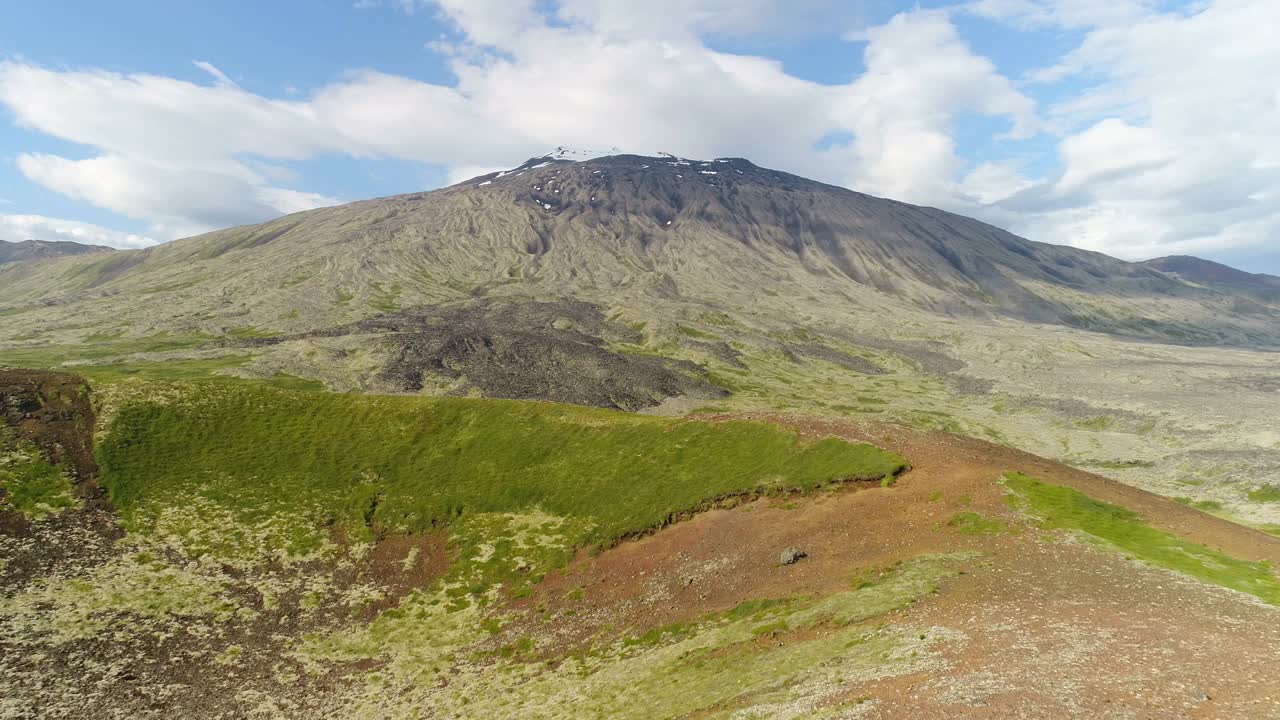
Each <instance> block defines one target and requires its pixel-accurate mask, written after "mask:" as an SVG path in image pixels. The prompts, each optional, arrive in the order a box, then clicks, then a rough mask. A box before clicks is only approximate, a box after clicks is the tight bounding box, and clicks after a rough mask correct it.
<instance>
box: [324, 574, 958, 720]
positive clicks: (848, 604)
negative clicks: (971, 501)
mask: <svg viewBox="0 0 1280 720" xmlns="http://www.w3.org/2000/svg"><path fill="white" fill-rule="evenodd" d="M970 558H972V555H963V554H957V555H949V556H926V557H921V558H917V559H915V560H913V561H910V562H906V563H902V564H900V565H898V566H896V567H893V568H890V569H888V570H885V571H882V572H880V573H878V574H877V575H876V576H875V577H876V579H875V581H874V582H865V581H864V582H853V583H852V584H851V587H852V589H850V590H847V591H845V592H839V593H835V594H833V595H828V596H825V597H821V598H790V599H785V600H757V601H751V602H748V603H744V604H742V605H740V606H738V607H735V608H733V609H732V610H729V611H726V612H723V613H715V614H711V615H709V616H706V617H703V618H699V619H697V620H693V621H690V622H688V623H682V624H680V625H678V626H671V627H667V628H659V629H656V630H654V631H652V632H650V633H647V634H645V635H643V636H637V637H634V638H624V639H621V640H618V641H616V642H613V643H607V644H604V645H598V646H595V647H593V648H592V649H591V650H590V651H589V652H574V653H571V654H569V655H566V656H563V657H550V658H547V657H542V656H540V655H539V654H538V653H537V652H536V650H537V646H538V641H536V640H534V639H531V638H525V639H524V640H523V641H522V642H520V643H517V644H516V647H515V649H514V650H513V651H512V652H510V653H504V652H498V653H496V654H488V655H485V654H474V653H472V654H471V660H470V661H466V660H463V661H462V662H459V661H460V660H462V659H463V658H467V657H468V654H467V653H465V652H463V653H459V652H458V650H459V648H460V647H466V646H468V645H473V644H474V643H477V642H479V641H481V640H483V638H484V636H485V635H486V632H485V631H484V630H483V627H482V624H483V622H482V620H481V618H480V617H479V616H474V615H473V614H472V613H473V612H474V609H473V608H467V609H464V610H461V611H454V612H450V611H449V610H448V608H449V601H448V600H447V599H446V598H443V597H440V596H434V597H433V596H430V595H428V594H420V595H415V596H413V597H411V598H409V599H407V600H406V601H405V603H402V605H401V608H399V609H398V611H396V612H394V613H384V614H383V616H382V617H380V618H379V620H378V621H377V622H375V623H374V625H373V626H371V627H370V628H369V629H368V630H367V631H365V630H361V631H358V632H357V633H356V634H355V635H351V636H333V637H328V638H323V639H321V638H316V639H313V641H312V642H311V644H309V645H307V646H304V647H303V648H301V649H300V656H301V657H303V658H304V659H309V660H310V661H311V662H314V663H317V665H316V666H315V669H316V670H321V669H322V668H323V667H324V666H325V665H326V664H327V663H330V662H334V661H340V660H345V661H359V660H361V659H380V660H383V661H384V662H385V664H384V665H382V666H381V667H380V669H379V670H377V671H375V672H371V673H369V674H368V675H366V677H365V682H364V684H363V686H362V687H357V688H355V689H354V691H353V692H352V693H351V695H350V696H349V697H348V698H347V699H346V701H345V702H343V703H341V704H340V706H339V708H338V709H337V711H336V714H338V715H341V716H344V717H353V718H363V717H368V718H373V717H408V716H415V713H416V714H417V716H423V717H432V716H435V715H437V714H440V715H449V716H451V717H465V718H492V717H521V718H658V717H687V716H695V717H726V718H727V717H771V718H800V717H815V716H822V713H820V712H819V711H818V709H819V707H823V703H824V701H827V700H828V699H829V698H834V697H840V696H841V695H842V692H843V690H844V689H845V688H847V687H850V686H854V685H856V684H858V683H860V682H864V681H866V680H869V679H871V678H875V677H882V676H885V675H895V674H899V673H902V672H908V671H911V670H913V669H920V668H921V667H922V666H923V664H924V663H925V662H927V656H928V652H929V646H930V645H932V644H933V643H934V642H936V641H938V640H942V639H950V638H949V637H948V636H947V635H945V634H942V633H940V632H939V631H936V630H930V629H926V630H925V631H924V632H921V631H920V630H919V629H912V630H910V631H908V630H907V629H906V628H878V627H874V626H870V625H868V624H867V621H871V620H874V619H875V618H878V617H882V616H883V615H884V614H885V613H888V612H890V611H893V610H896V609H899V608H902V607H904V606H906V605H909V604H910V603H912V602H915V601H916V600H918V599H919V598H921V597H923V596H926V595H928V594H929V593H931V592H934V591H935V590H936V589H937V587H938V583H939V582H940V581H941V580H943V579H944V578H947V577H949V576H952V575H955V574H956V573H957V572H958V567H959V565H960V564H961V563H963V561H965V560H968V559H970ZM860 577H861V576H860ZM530 651H535V652H532V653H530ZM826 709H828V710H829V709H830V708H826ZM815 713H816V714H815ZM836 716H838V713H837V714H836Z"/></svg>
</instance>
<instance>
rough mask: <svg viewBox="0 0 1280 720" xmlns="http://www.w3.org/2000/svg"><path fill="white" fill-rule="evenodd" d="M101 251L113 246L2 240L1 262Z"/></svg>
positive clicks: (107, 250) (110, 249) (108, 250)
mask: <svg viewBox="0 0 1280 720" xmlns="http://www.w3.org/2000/svg"><path fill="white" fill-rule="evenodd" d="M101 252H112V248H109V247H103V246H102V245H85V244H83V243H78V242H68V241H56V240H23V241H22V242H7V241H5V240H0V264H4V263H13V262H22V261H23V260H42V259H44V258H51V257H62V256H64V255H86V254H89V253H101Z"/></svg>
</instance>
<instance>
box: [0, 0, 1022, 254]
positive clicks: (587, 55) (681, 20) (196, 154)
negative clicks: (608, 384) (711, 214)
mask: <svg viewBox="0 0 1280 720" xmlns="http://www.w3.org/2000/svg"><path fill="white" fill-rule="evenodd" d="M655 1H656V2H657V3H658V5H659V6H661V8H663V9H664V12H662V13H655V12H654V8H653V7H652V6H646V7H644V8H639V7H637V6H636V5H635V4H634V3H629V2H628V3H624V2H614V1H613V0H561V2H560V3H559V4H558V5H556V6H555V7H554V8H553V9H552V10H548V8H547V6H546V4H545V3H541V2H534V0H515V1H510V0H438V2H434V3H431V4H430V7H432V8H433V9H434V10H435V11H437V12H439V13H442V14H443V15H444V16H445V17H446V18H447V19H448V20H449V21H450V22H452V24H453V25H454V26H455V28H456V29H457V31H458V35H459V36H458V39H457V40H456V41H455V42H453V44H452V45H451V46H450V48H449V49H450V52H451V53H452V54H451V55H450V56H449V57H448V58H447V61H448V62H449V63H450V64H451V69H452V70H453V72H454V74H455V75H456V77H457V82H456V84H454V85H436V84H430V83H424V82H420V81H417V80H414V79H410V78H406V77H401V76H396V75H389V74H385V73H379V72H375V71H370V70H363V71H354V72H352V73H350V74H348V75H347V76H345V77H343V78H341V79H339V80H338V81H336V82H334V83H332V84H330V85H328V86H326V87H323V88H321V89H319V90H318V91H316V92H315V93H314V94H313V95H311V96H310V97H309V98H305V99H288V100H282V99H275V98H268V97H263V96H260V95H256V94H254V93H250V92H247V91H245V90H244V89H242V88H241V87H239V86H237V85H236V84H235V83H234V82H232V81H231V80H230V78H228V77H227V76H226V75H225V74H223V73H222V72H221V71H220V70H218V68H217V67H215V66H214V65H212V64H211V63H208V62H205V61H198V62H196V65H197V66H198V67H200V68H201V69H202V70H204V71H205V72H207V73H208V74H209V75H210V76H211V77H212V80H213V84H212V85H202V84H197V83H191V82H186V81H182V80H177V79H173V78H167V77H161V76H155V75H146V74H120V73H111V72H105V71H100V70H72V71H64V70H52V69H48V68H42V67H38V66H33V65H30V64H25V63H18V62H6V63H0V103H3V104H4V105H5V106H7V107H8V108H9V109H10V110H11V111H12V113H13V115H14V117H15V118H16V119H17V121H18V122H19V123H20V124H22V125H24V126H27V127H30V128H34V129H37V130H40V131H43V132H46V133H49V134H51V135H55V136H57V137H60V138H63V139H65V140H69V141H71V142H75V143H79V144H82V145H87V146H89V147H92V148H95V149H97V150H98V151H99V154H98V155H97V156H96V157H91V158H88V159H71V158H65V157H60V156H53V155H47V154H34V153H28V154H23V155H20V156H19V157H18V167H19V168H20V169H21V171H22V172H23V173H24V174H25V175H26V177H28V178H29V179H31V180H32V181H34V182H37V183H39V184H41V185H43V186H45V187H48V188H51V189H54V190H56V191H58V192H61V193H63V194H66V195H68V196H71V197H74V198H77V199H81V200H84V201H87V202H90V203H92V204H94V205H96V206H98V207H102V208H106V209H109V210H112V211H114V212H118V213H120V214H122V215H126V216H128V217H131V218H139V219H144V220H146V221H148V222H150V223H151V224H152V227H153V230H154V231H155V233H156V234H158V235H160V236H163V237H173V236H175V235H176V234H182V233H187V232H195V231H198V230H203V229H208V228H212V227H217V226H222V225H229V224H236V223H243V222H251V221H254V220H259V219H263V218H264V217H268V216H270V215H272V214H278V213H281V212H289V211H292V210H295V209H303V208H307V207H314V206H317V205H323V204H330V203H332V202H336V200H335V199H333V198H327V197H321V196H318V195H314V194H309V193H304V192H300V191H297V190H292V189H289V188H285V187H282V186H281V183H282V182H287V181H288V174H287V171H284V169H282V168H280V167H279V166H278V163H280V162H281V161H289V160H298V159H303V158H307V157H312V156H315V155H318V154H322V153H344V154H348V155H352V156H356V157H392V158H401V159H408V160H415V161H419V162H423V163H430V164H435V165H444V166H446V168H448V170H449V176H450V177H451V178H462V177H468V176H470V174H472V173H474V172H476V171H477V170H478V169H489V168H495V167H509V166H510V165H511V164H512V163H514V162H519V161H521V160H522V159H523V158H525V157H528V156H530V155H533V154H537V153H540V152H545V151H546V150H547V149H549V148H551V147H554V146H556V145H561V144H572V145H585V146H601V147H613V146H617V147H622V148H626V149H628V150H634V151H640V152H657V151H668V152H674V153H677V154H683V155H690V156H718V155H729V154H733V155H746V156H750V157H752V158H753V159H756V160H757V161H759V162H762V163H765V164H770V165H774V166H778V167H784V168H787V169H790V170H794V171H797V172H802V173H805V174H809V175H814V176H817V177H820V178H823V179H827V180H834V181H842V182H848V183H851V184H857V185H858V186H859V187H860V189H863V190H867V191H870V192H879V193H884V194H893V195H895V196H898V197H901V198H903V199H908V200H913V199H914V200H927V201H939V202H941V201H942V200H944V199H945V198H946V197H947V189H948V187H949V184H948V183H949V182H950V177H951V175H953V174H954V171H955V169H956V168H957V167H958V166H959V164H960V163H959V161H958V160H957V159H956V157H955V153H954V146H953V143H952V142H951V140H950V138H949V137H948V135H947V131H948V127H947V126H948V124H949V123H950V122H951V121H952V120H953V119H954V118H955V117H956V116H957V114H959V113H961V112H979V113H986V114H992V115H1004V116H1008V117H1009V118H1010V122H1011V125H1012V126H1013V128H1014V129H1015V131H1017V132H1026V131H1027V130H1028V128H1029V127H1031V125H1032V122H1033V115H1034V108H1033V106H1032V103H1031V101H1030V100H1028V99H1027V98H1025V97H1023V96H1022V95H1020V94H1019V93H1018V92H1017V91H1016V90H1014V89H1013V88H1012V86H1011V85H1010V83H1009V82H1008V81H1007V80H1006V79H1004V78H1003V77H1002V76H1001V75H1000V73H999V72H998V71H997V70H996V68H995V67H994V66H993V65H992V64H991V63H989V62H987V61H986V60H983V59H982V58H980V57H978V56H976V55H975V54H973V53H972V52H971V51H970V49H969V48H968V47H967V46H965V44H964V43H963V42H962V41H960V39H959V36H958V35H957V33H956V31H955V29H954V27H953V26H952V25H951V23H950V21H949V19H948V18H947V16H946V15H945V14H943V13H940V12H928V11H920V12H911V13H905V14H903V15H900V16H898V17H896V18H894V19H893V20H892V21H891V22H890V23H889V24H888V25H886V26H884V27H882V28H873V29H871V30H870V31H868V32H867V33H866V34H865V36H863V37H860V41H863V42H865V43H866V48H865V55H866V63H867V65H868V68H869V71H868V73H867V74H866V75H864V76H863V77H862V78H860V79H859V80H857V81H856V82H854V83H851V84H848V85H844V86H822V85H818V84H816V83H812V82H809V81H806V80H802V79H799V78H797V77H794V76H792V75H790V74H788V73H787V72H786V71H785V69H784V68H783V66H782V64H781V63H779V62H777V61H775V60H771V59H768V58H763V57H755V56H749V55H740V54H731V53H724V52H717V51H714V50H712V49H710V48H709V47H708V46H707V45H706V43H705V42H704V41H703V40H702V39H701V34H702V33H706V32H723V33H733V32H751V31H753V30H754V29H758V28H760V27H763V26H765V25H768V24H769V23H772V22H780V20H779V19H780V18H783V17H784V16H788V15H798V16H801V17H803V16H804V14H805V12H819V11H822V10H830V9H831V8H832V7H834V6H839V5H842V4H841V3H832V2H829V1H824V0H803V2H800V3H799V4H798V5H794V6H793V5H792V4H790V3H783V2H781V1H780V0H748V1H747V2H741V3H738V2H732V3H731V2H726V1H725V0H682V1H681V2H676V1H675V0H655ZM411 4H412V5H414V6H415V7H421V6H423V5H425V4H424V3H416V4H413V3H411ZM843 5H845V6H847V5H848V4H847V3H845V4H843ZM406 7H407V6H406ZM791 11H794V12H791ZM658 16H661V17H662V19H663V21H662V22H660V23H659V22H655V21H654V20H653V18H655V17H658ZM853 27H854V25H853V24H850V28H851V29H852V28H853ZM859 50H860V49H859V47H858V46H857V45H856V44H852V43H851V44H850V46H849V61H850V63H853V62H854V61H855V60H856V53H858V52H859ZM833 133H836V134H840V133H843V134H851V137H852V138H853V140H852V142H850V143H849V144H847V145H844V146H842V147H840V148H834V149H833V148H826V149H825V150H819V149H818V145H819V143H820V141H821V140H822V139H823V138H825V137H829V136H831V135H832V134H833Z"/></svg>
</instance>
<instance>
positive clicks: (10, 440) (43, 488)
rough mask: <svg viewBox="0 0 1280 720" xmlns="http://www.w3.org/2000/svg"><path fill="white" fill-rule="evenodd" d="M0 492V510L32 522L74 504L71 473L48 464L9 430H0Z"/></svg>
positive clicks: (63, 468) (30, 445)
mask: <svg viewBox="0 0 1280 720" xmlns="http://www.w3.org/2000/svg"><path fill="white" fill-rule="evenodd" d="M0 491H3V492H2V493H0V508H11V509H13V510H16V511H17V512H19V513H22V514H23V515H24V516H26V517H27V518H29V519H32V520H38V519H40V518H43V517H45V516H47V515H50V514H53V513H56V512H58V511H60V510H65V509H67V508H71V507H75V505H76V498H75V495H74V494H73V491H72V485H71V470H70V469H68V468H65V467H60V466H58V465H55V464H53V463H51V462H49V461H48V459H47V458H45V456H44V454H43V453H41V452H40V449H39V448H37V447H35V446H34V445H32V444H30V443H27V442H23V441H21V440H19V439H18V438H17V437H16V436H15V435H14V433H13V432H12V431H11V430H9V429H8V428H0Z"/></svg>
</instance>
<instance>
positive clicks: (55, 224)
mask: <svg viewBox="0 0 1280 720" xmlns="http://www.w3.org/2000/svg"><path fill="white" fill-rule="evenodd" d="M0 240H8V241H10V242H21V241H23V240H54V241H57V240H69V241H71V242H78V243H82V244H85V245H106V246H108V247H113V248H142V247H148V246H150V245H155V244H156V241H155V240H153V239H151V238H149V237H147V236H145V235H137V234H134V233H125V232H120V231H119V230H111V229H108V228H104V227H101V226H98V225H93V224H90V223H82V222H76V221H74V220H62V219H59V218H51V217H44V216H43V215H0Z"/></svg>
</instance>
